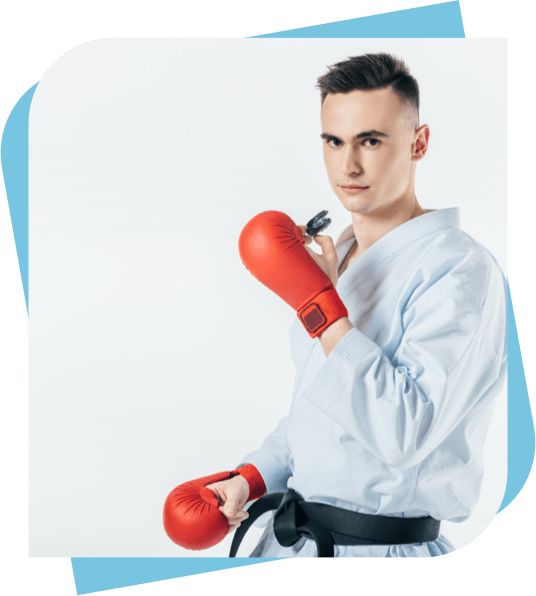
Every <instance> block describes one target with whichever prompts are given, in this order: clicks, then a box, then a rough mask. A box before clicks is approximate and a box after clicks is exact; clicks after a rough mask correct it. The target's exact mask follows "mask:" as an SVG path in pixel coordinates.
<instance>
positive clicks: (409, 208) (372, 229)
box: [351, 197, 424, 260]
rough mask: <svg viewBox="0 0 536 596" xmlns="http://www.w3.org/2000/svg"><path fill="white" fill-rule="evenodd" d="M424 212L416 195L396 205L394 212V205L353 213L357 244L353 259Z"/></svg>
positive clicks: (354, 248)
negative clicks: (409, 200) (410, 199)
mask: <svg viewBox="0 0 536 596" xmlns="http://www.w3.org/2000/svg"><path fill="white" fill-rule="evenodd" d="M423 213H424V209H423V208H422V207H421V206H420V205H419V203H418V201H417V198H416V197H414V200H413V201H412V202H410V203H408V202H404V203H403V204H400V205H398V206H397V207H395V208H394V213H393V205H389V206H388V207H386V208H385V209H384V210H378V211H374V212H372V213H352V224H353V228H354V234H355V237H356V240H357V245H356V246H355V247H353V251H352V252H353V255H352V257H351V260H354V259H356V258H357V257H358V256H359V255H361V254H363V253H364V252H365V251H366V250H367V248H370V247H371V246H372V245H373V244H374V243H375V242H377V241H378V240H379V239H380V238H382V237H383V236H385V235H386V234H388V233H389V232H390V231H391V230H394V229H395V228H397V227H398V226H400V225H402V224H403V223H405V222H406V221H409V220H410V219H413V218H415V217H418V216H419V215H422V214H423Z"/></svg>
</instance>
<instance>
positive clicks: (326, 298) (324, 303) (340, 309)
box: [297, 287, 348, 338]
mask: <svg viewBox="0 0 536 596" xmlns="http://www.w3.org/2000/svg"><path fill="white" fill-rule="evenodd" d="M297 314H298V318H299V319H300V321H301V322H302V325H303V326H304V327H305V329H306V331H307V333H309V335H310V336H311V337H313V338H314V337H318V336H319V335H320V334H321V333H322V331H324V330H325V329H327V328H328V327H329V326H330V325H331V324H333V323H335V321H337V320H338V319H342V317H347V316H348V310H347V309H346V306H344V303H343V301H342V300H341V299H340V297H339V294H338V293H337V290H335V288H333V287H332V288H330V289H329V290H326V291H325V292H322V293H321V294H319V295H318V296H316V298H315V299H314V300H313V302H310V303H309V304H308V305H307V306H305V307H304V308H302V309H301V310H299V311H298V313H297Z"/></svg>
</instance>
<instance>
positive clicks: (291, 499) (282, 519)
mask: <svg viewBox="0 0 536 596" xmlns="http://www.w3.org/2000/svg"><path fill="white" fill-rule="evenodd" d="M274 509H276V512H275V515H274V534H275V537H276V538H277V541H278V542H279V544H280V545H281V546H293V545H294V544H296V542H298V540H299V539H300V538H301V537H302V536H305V537H306V538H311V539H312V540H314V541H315V542H316V547H317V550H318V556H319V557H333V556H334V548H333V546H334V545H335V544H339V545H347V546H348V545H359V544H380V545H381V544H383V545H386V544H418V543H421V542H431V541H432V540H435V539H436V538H437V537H438V536H439V526H440V525H441V522H440V521H438V520H437V519H434V518H433V517H386V516H384V515H368V514H366V513H357V512H355V511H349V510H347V509H341V508H339V507H333V506H332V505H326V504H324V503H310V502H307V501H304V499H303V497H301V495H300V494H299V493H297V492H296V491H295V490H293V489H292V488H290V489H289V490H288V491H287V492H286V493H273V494H271V495H266V496H265V497H262V498H261V499H259V500H258V501H257V502H256V503H253V505H252V506H251V507H250V508H249V509H248V513H249V517H248V518H247V519H246V520H245V521H243V522H242V523H241V524H240V527H239V528H238V529H237V530H236V533H235V535H234V538H233V542H232V544H231V551H230V553H229V556H230V557H235V556H236V553H237V552H238V547H239V546H240V543H241V542H242V539H243V538H244V535H245V533H246V532H247V531H248V530H249V528H250V527H251V525H252V524H253V523H254V522H255V520H257V519H258V518H259V517H260V516H261V515H262V514H263V513H266V512H267V511H272V510H274Z"/></svg>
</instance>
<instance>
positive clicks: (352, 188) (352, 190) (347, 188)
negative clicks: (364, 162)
mask: <svg viewBox="0 0 536 596" xmlns="http://www.w3.org/2000/svg"><path fill="white" fill-rule="evenodd" d="M339 187H340V188H341V189H342V191H343V192H345V193H347V194H349V195H355V194H357V193H359V192H363V191H364V190H367V188H370V187H369V186H358V185H357V184H339Z"/></svg>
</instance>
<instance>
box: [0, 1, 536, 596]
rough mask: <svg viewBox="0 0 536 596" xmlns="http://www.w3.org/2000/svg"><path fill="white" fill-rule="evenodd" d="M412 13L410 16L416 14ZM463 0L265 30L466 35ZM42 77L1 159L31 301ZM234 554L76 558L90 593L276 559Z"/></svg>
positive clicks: (518, 401)
mask: <svg viewBox="0 0 536 596" xmlns="http://www.w3.org/2000/svg"><path fill="white" fill-rule="evenodd" d="M408 19H409V20H408ZM464 36H465V35H464V31H463V22H462V18H461V11H460V7H459V3H458V2H447V3H443V4H437V5H433V6H427V7H423V8H415V9H410V10H404V11H398V12H393V13H388V14H385V15H376V16H373V17H364V18H360V19H351V20H349V21H341V22H338V23H328V24H326V25H318V26H315V27H306V28H304V29H296V30H291V31H286V32H280V33H273V34H269V35H264V36H258V37H302V38H305V37H324V38H329V37H332V38H349V37H374V38H379V37H383V38H385V37H395V38H403V37H426V38H431V37H451V38H454V37H464ZM36 87H37V84H36V85H34V86H33V87H32V88H31V89H29V90H28V91H27V92H26V93H25V94H24V95H23V97H22V98H21V99H20V100H19V102H18V103H17V105H16V106H15V107H14V108H13V111H12V113H11V114H10V116H9V118H8V121H7V122H6V126H5V129H4V132H3V136H2V144H1V160H2V169H3V173H4V181H5V185H6V192H7V196H8V203H9V209H10V214H11V219H12V226H13V233H14V237H15V244H16V248H17V255H18V260H19V268H20V272H21V279H22V284H23V288H24V294H25V299H26V305H27V308H28V304H29V303H28V119H29V110H30V104H31V100H32V98H33V95H34V92H35V89H36ZM508 329H509V333H508V350H509V361H508V480H507V486H506V492H505V495H504V499H503V502H502V504H501V507H500V509H499V511H501V510H502V509H504V508H505V507H506V506H507V505H508V504H509V503H511V502H512V500H513V499H514V498H515V496H516V495H517V494H518V493H519V491H520V490H521V488H522V487H523V485H524V484H525V482H526V480H527V478H528V475H529V473H530V470H531V467H532V462H533V458H534V446H535V439H534V426H533V422H532V416H531V409H530V402H529V398H528V392H527V386H526V382H525V375H524V370H523V361H522V359H521V350H520V346H519V340H518V336H517V328H516V324H515V318H514V312H513V307H512V301H511V296H510V289H508ZM272 560H274V559H253V560H252V559H249V558H246V559H241V558H237V559H227V558H205V557H203V558H184V557H177V558H73V559H71V563H72V568H73V574H74V578H75V584H76V589H77V594H89V593H94V592H100V591H105V590H110V589H114V588H119V587H126V586H132V585H139V584H144V583H150V582H155V581H160V580H165V579H172V578H176V577H185V576H188V575H196V574H198V573H206V572H209V571H219V570H221V569H229V568H234V567H240V566H244V565H250V564H255V563H262V562H266V561H272Z"/></svg>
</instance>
